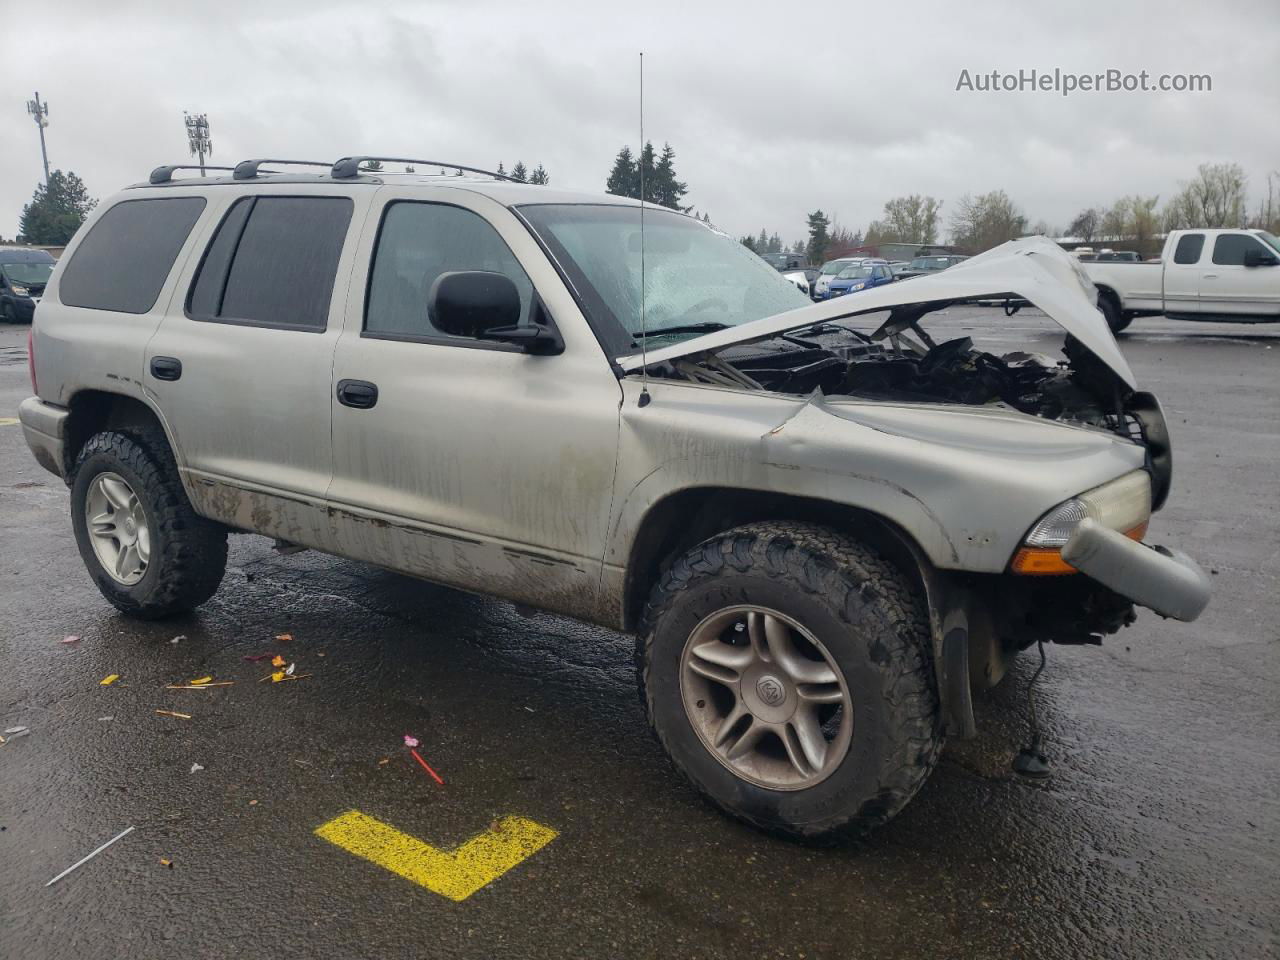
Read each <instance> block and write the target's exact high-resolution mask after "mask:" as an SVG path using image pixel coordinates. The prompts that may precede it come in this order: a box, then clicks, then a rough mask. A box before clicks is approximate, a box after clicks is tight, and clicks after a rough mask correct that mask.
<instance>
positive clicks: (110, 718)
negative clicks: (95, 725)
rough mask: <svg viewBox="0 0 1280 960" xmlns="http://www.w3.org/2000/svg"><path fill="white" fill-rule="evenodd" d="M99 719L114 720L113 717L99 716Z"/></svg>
mask: <svg viewBox="0 0 1280 960" xmlns="http://www.w3.org/2000/svg"><path fill="white" fill-rule="evenodd" d="M98 719H99V720H114V719H115V717H99V718H98Z"/></svg>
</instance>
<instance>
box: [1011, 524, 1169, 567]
mask: <svg viewBox="0 0 1280 960" xmlns="http://www.w3.org/2000/svg"><path fill="white" fill-rule="evenodd" d="M1146 535H1147V525H1146V524H1145V523H1140V524H1138V525H1137V526H1136V527H1134V528H1133V529H1132V530H1128V531H1126V532H1125V536H1126V537H1128V538H1129V539H1130V540H1141V539H1142V538H1143V537H1145V536H1146ZM1010 566H1011V568H1012V570H1013V572H1014V573H1020V574H1023V575H1024V576H1029V577H1053V576H1061V575H1062V574H1066V573H1077V572H1079V571H1077V570H1076V568H1075V567H1073V566H1072V565H1071V564H1069V563H1067V561H1065V560H1063V559H1062V551H1061V550H1060V549H1058V548H1057V547H1023V548H1022V549H1021V550H1019V551H1018V552H1017V553H1016V554H1014V556H1013V563H1012V564H1011V565H1010Z"/></svg>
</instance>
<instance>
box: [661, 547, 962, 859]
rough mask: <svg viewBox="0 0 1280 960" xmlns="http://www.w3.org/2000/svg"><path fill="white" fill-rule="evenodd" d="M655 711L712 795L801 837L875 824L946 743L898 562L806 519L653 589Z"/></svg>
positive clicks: (686, 561) (665, 738)
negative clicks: (808, 523) (880, 555)
mask: <svg viewBox="0 0 1280 960" xmlns="http://www.w3.org/2000/svg"><path fill="white" fill-rule="evenodd" d="M639 654H640V657H639V660H640V681H641V687H642V691H643V695H644V700H645V705H646V708H647V710H648V714H649V720H650V723H651V725H652V726H653V729H654V731H655V733H656V734H657V736H658V739H659V740H660V741H661V743H662V744H663V746H664V747H665V748H666V750H667V752H668V753H669V754H670V756H671V759H672V761H673V762H674V763H675V765H676V766H677V767H678V768H679V769H680V770H681V771H682V772H683V773H684V774H685V776H687V777H688V778H689V780H690V781H691V782H692V783H693V785H694V786H695V787H696V788H697V789H698V790H699V791H700V792H702V793H703V794H704V795H705V796H706V797H708V798H709V799H710V800H711V801H712V802H713V803H715V804H716V805H718V806H719V807H721V808H722V809H724V810H726V811H727V812H729V813H730V814H732V815H734V816H736V817H739V818H741V819H743V820H746V821H747V822H749V823H751V824H753V825H755V826H758V827H762V828H765V829H768V830H772V831H775V832H779V833H783V834H786V835H788V836H792V837H799V838H809V837H819V836H823V835H828V834H833V833H841V832H864V831H866V830H868V829H870V828H872V827H875V826H877V825H879V824H881V823H884V822H885V821H887V820H889V819H890V818H891V817H892V816H894V814H896V813H897V812H898V811H899V810H900V809H901V808H902V807H903V806H904V805H905V804H906V803H907V801H908V800H910V799H911V797H912V796H913V795H914V794H915V793H916V791H917V790H918V789H919V788H920V786H921V784H923V783H924V781H925V779H926V778H927V777H928V775H929V772H930V771H931V770H932V768H933V765H934V763H935V761H936V759H937V755H938V751H939V748H940V746H941V742H942V739H941V733H940V727H939V718H938V704H937V695H936V692H935V686H934V679H933V667H932V663H931V658H930V656H929V631H928V617H927V613H926V611H925V609H924V605H923V603H922V602H921V599H920V598H919V597H918V596H916V595H915V593H914V592H913V591H912V589H911V587H910V585H909V584H908V583H907V581H906V579H905V578H904V577H903V576H902V574H901V572H900V571H899V570H897V568H895V567H894V566H893V565H892V564H890V563H889V562H887V561H886V560H884V559H883V558H881V557H879V556H878V555H877V554H875V553H874V552H873V551H871V550H870V549H869V548H867V547H866V546H864V545H862V544H859V543H857V542H856V541H854V540H851V539H849V538H847V537H844V536H841V535H840V534H837V533H835V532H833V531H831V530H827V529H825V528H822V527H818V526H812V525H807V524H780V523H762V524H752V525H749V526H744V527H740V528H738V529H735V530H731V531H728V532H727V533H724V534H721V535H719V536H717V537H713V538H712V539H710V540H707V541H705V542H704V543H702V544H699V545H698V546H697V547H695V548H694V549H693V550H692V551H690V552H689V553H688V554H686V555H685V556H683V557H681V558H680V559H679V560H677V561H676V562H675V563H674V564H673V565H672V567H671V568H670V570H669V571H668V572H667V574H666V575H665V576H664V577H663V578H662V580H661V582H660V583H659V584H658V585H657V586H656V587H655V588H654V591H653V594H652V597H651V599H650V605H649V608H648V612H647V628H646V631H645V634H644V636H643V638H642V639H641V641H640V650H639Z"/></svg>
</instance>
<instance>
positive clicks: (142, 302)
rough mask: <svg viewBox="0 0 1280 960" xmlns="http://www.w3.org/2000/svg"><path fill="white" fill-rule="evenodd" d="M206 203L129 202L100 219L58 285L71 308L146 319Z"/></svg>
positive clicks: (177, 200)
mask: <svg viewBox="0 0 1280 960" xmlns="http://www.w3.org/2000/svg"><path fill="white" fill-rule="evenodd" d="M204 203H205V202H204V198H203V197H156V198H151V199H140V200H124V201H121V202H120V203H117V204H116V205H115V206H113V207H112V208H111V209H110V210H107V211H106V212H105V213H103V214H102V216H101V217H99V218H98V221H97V222H96V223H95V224H94V225H93V226H92V227H90V228H89V233H88V234H87V235H86V236H85V238H84V239H83V240H81V241H80V244H79V245H78V246H77V247H76V249H75V252H74V253H73V254H72V255H71V260H70V261H69V262H68V263H67V265H66V266H65V267H63V270H62V278H61V279H60V280H59V281H58V299H59V300H60V301H61V302H62V303H64V304H66V305H67V306H69V307H86V308H88V309H90V310H114V311H117V312H119V313H147V312H148V311H149V310H151V308H152V307H154V306H155V304H156V298H157V297H159V296H160V289H161V288H162V287H163V286H164V282H165V280H166V279H167V278H168V276H169V271H170V270H172V269H173V263H174V261H175V260H176V259H177V258H178V251H179V250H181V249H182V245H183V244H184V243H185V242H186V240H187V237H188V235H190V233H191V228H192V227H194V226H195V224H196V221H197V220H199V219H200V213H201V211H203V210H204Z"/></svg>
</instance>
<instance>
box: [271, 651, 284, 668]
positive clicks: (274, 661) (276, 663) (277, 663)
mask: <svg viewBox="0 0 1280 960" xmlns="http://www.w3.org/2000/svg"><path fill="white" fill-rule="evenodd" d="M284 664H285V660H284V657H282V656H280V654H278V653H277V654H276V655H275V656H274V657H272V658H271V665H272V666H273V667H283V666H284Z"/></svg>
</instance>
